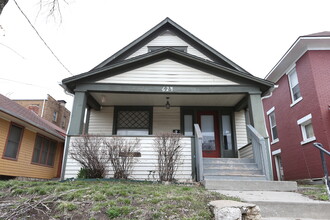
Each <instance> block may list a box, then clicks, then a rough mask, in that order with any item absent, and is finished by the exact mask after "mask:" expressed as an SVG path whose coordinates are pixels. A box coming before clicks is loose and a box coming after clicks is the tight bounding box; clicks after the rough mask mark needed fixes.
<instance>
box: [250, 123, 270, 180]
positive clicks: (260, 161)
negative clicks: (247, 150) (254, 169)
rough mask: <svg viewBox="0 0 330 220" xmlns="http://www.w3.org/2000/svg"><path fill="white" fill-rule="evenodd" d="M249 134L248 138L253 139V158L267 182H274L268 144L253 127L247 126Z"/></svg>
mask: <svg viewBox="0 0 330 220" xmlns="http://www.w3.org/2000/svg"><path fill="white" fill-rule="evenodd" d="M247 133H248V137H249V138H251V143H252V148H253V157H254V160H255V162H256V164H257V166H258V168H259V169H261V170H262V172H263V174H265V176H266V179H267V180H272V179H273V174H272V169H271V162H270V153H269V149H268V142H267V141H266V140H265V138H264V137H263V136H261V135H260V134H259V133H258V131H257V130H256V129H255V128H254V127H253V126H252V125H247Z"/></svg>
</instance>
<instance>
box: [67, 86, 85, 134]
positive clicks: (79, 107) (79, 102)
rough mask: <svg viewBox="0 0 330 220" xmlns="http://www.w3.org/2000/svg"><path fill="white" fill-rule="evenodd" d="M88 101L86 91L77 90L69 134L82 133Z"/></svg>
mask: <svg viewBox="0 0 330 220" xmlns="http://www.w3.org/2000/svg"><path fill="white" fill-rule="evenodd" d="M86 103H87V94H86V92H80V91H77V92H75V95H74V101H73V107H72V113H71V121H70V128H69V132H68V135H81V134H82V132H83V126H84V116H85V110H86Z"/></svg>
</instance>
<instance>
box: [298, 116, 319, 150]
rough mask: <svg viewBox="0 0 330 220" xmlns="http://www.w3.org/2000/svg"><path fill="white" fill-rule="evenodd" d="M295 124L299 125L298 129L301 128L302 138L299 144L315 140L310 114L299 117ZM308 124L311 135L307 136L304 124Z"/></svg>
mask: <svg viewBox="0 0 330 220" xmlns="http://www.w3.org/2000/svg"><path fill="white" fill-rule="evenodd" d="M297 124H298V125H299V126H300V130H301V134H302V138H303V140H302V141H301V142H300V144H301V145H304V144H307V143H310V142H312V141H315V140H316V137H315V132H314V128H313V123H312V114H308V115H306V116H304V117H303V118H301V119H299V120H298V121H297ZM309 124H310V125H312V129H313V136H312V137H309V138H307V132H306V126H307V125H309Z"/></svg>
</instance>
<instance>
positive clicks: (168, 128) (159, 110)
mask: <svg viewBox="0 0 330 220" xmlns="http://www.w3.org/2000/svg"><path fill="white" fill-rule="evenodd" d="M153 112H154V114H153V134H154V135H157V134H160V133H172V132H173V129H180V108H179V107H171V108H170V109H166V108H165V107H154V110H153Z"/></svg>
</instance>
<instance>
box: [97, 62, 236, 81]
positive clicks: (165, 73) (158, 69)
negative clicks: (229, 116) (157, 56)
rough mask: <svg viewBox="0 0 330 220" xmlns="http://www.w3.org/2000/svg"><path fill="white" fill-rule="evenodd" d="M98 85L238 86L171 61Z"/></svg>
mask: <svg viewBox="0 0 330 220" xmlns="http://www.w3.org/2000/svg"><path fill="white" fill-rule="evenodd" d="M97 83H123V84H144V85H145V84H157V85H238V83H236V82H233V81H231V80H227V79H224V78H221V77H218V76H214V75H212V74H209V73H206V72H203V71H200V70H198V69H194V68H192V67H189V66H186V65H183V64H181V63H178V62H175V61H173V60H170V59H165V60H162V61H159V62H157V63H153V64H150V65H147V66H144V67H140V68H137V69H134V70H131V71H128V72H125V73H122V74H118V75H115V76H112V77H109V78H105V79H102V80H99V81H97Z"/></svg>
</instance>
